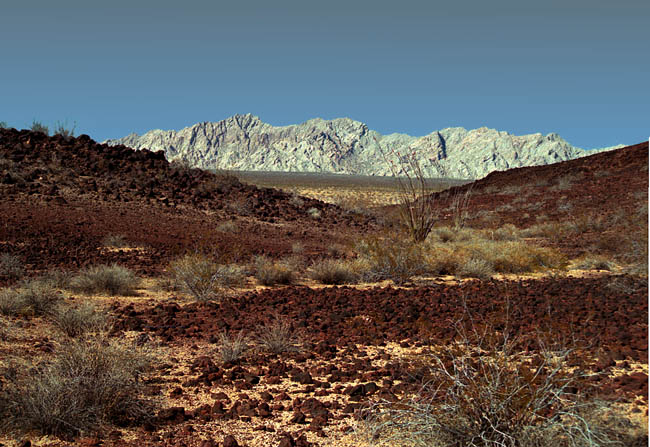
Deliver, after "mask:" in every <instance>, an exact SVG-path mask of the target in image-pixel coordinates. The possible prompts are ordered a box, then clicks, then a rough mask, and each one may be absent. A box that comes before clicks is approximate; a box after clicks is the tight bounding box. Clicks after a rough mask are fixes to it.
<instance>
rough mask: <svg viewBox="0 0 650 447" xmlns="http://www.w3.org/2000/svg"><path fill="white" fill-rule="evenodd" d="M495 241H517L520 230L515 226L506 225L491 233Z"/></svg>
mask: <svg viewBox="0 0 650 447" xmlns="http://www.w3.org/2000/svg"><path fill="white" fill-rule="evenodd" d="M490 238H491V239H492V240H494V241H516V240H518V239H519V229H518V228H517V227H515V226H514V225H513V224H505V225H503V226H501V227H499V228H497V229H496V230H494V231H492V232H491V233H490Z"/></svg>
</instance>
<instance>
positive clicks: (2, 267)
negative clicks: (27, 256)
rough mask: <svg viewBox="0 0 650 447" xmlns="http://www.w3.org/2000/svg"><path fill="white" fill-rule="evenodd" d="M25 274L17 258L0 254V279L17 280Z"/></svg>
mask: <svg viewBox="0 0 650 447" xmlns="http://www.w3.org/2000/svg"><path fill="white" fill-rule="evenodd" d="M24 274H25V267H23V263H22V262H21V261H20V258H19V257H18V256H14V255H12V254H9V253H2V254H0V278H1V279H8V280H18V279H20V278H22V277H23V275H24Z"/></svg>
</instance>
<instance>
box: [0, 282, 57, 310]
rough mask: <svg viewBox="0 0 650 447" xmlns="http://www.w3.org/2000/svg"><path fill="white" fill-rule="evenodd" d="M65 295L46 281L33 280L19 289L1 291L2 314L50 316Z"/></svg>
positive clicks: (0, 308)
mask: <svg viewBox="0 0 650 447" xmlns="http://www.w3.org/2000/svg"><path fill="white" fill-rule="evenodd" d="M61 300H63V295H62V294H61V293H60V292H59V291H58V290H56V289H55V288H54V287H52V286H51V284H49V283H48V282H46V281H42V280H31V281H28V282H26V283H24V284H22V285H21V286H20V287H17V288H11V289H10V288H7V289H0V314H4V315H23V316H38V315H47V314H50V313H51V312H52V311H53V310H54V308H55V307H56V306H57V305H58V304H59V303H60V302H61Z"/></svg>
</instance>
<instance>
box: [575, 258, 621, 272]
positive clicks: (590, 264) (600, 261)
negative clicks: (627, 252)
mask: <svg viewBox="0 0 650 447" xmlns="http://www.w3.org/2000/svg"><path fill="white" fill-rule="evenodd" d="M571 264H572V265H571V266H572V267H573V268H576V269H580V270H607V271H608V272H611V271H612V270H614V269H615V268H616V266H615V265H614V263H613V262H612V261H610V260H609V259H607V258H606V257H605V256H599V255H589V254H588V255H584V256H582V257H580V258H579V259H576V260H575V261H573V262H572V263H571Z"/></svg>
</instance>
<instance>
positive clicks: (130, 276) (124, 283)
mask: <svg viewBox="0 0 650 447" xmlns="http://www.w3.org/2000/svg"><path fill="white" fill-rule="evenodd" d="M139 283H140V280H139V279H138V277H137V276H135V274H134V273H133V272H132V271H131V270H129V269H128V268H126V267H122V266H120V265H117V264H113V265H97V266H94V267H88V268H86V269H83V270H81V271H80V272H79V273H77V274H76V275H75V276H74V277H73V278H72V279H71V280H70V286H69V287H70V290H73V291H75V292H78V293H85V294H89V295H92V294H100V293H105V294H108V295H133V294H134V293H135V288H136V287H137V286H138V284H139Z"/></svg>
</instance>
